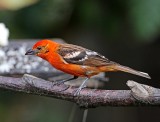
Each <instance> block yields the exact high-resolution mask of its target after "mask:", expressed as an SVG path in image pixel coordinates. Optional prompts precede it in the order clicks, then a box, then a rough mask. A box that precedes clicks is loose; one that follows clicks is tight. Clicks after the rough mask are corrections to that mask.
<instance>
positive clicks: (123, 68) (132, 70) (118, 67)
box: [111, 64, 151, 79]
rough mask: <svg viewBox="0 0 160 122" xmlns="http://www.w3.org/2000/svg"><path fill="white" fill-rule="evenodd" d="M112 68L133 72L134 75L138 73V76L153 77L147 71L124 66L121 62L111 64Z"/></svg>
mask: <svg viewBox="0 0 160 122" xmlns="http://www.w3.org/2000/svg"><path fill="white" fill-rule="evenodd" d="M111 68H112V69H113V70H117V71H123V72H127V73H131V74H134V75H138V76H141V77H145V78H148V79H151V77H150V76H149V75H148V74H147V73H145V72H140V71H137V70H134V69H132V68H129V67H126V66H122V65H120V64H116V65H113V66H111Z"/></svg>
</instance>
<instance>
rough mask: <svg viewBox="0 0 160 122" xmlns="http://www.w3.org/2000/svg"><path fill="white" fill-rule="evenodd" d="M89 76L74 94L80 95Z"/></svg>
mask: <svg viewBox="0 0 160 122" xmlns="http://www.w3.org/2000/svg"><path fill="white" fill-rule="evenodd" d="M88 79H89V78H86V79H85V80H84V81H83V83H82V84H81V85H80V87H79V88H78V89H77V90H76V91H75V93H74V96H76V95H79V94H80V91H81V90H82V89H83V88H84V87H85V84H86V83H87V81H88Z"/></svg>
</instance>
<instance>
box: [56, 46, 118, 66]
mask: <svg viewBox="0 0 160 122" xmlns="http://www.w3.org/2000/svg"><path fill="white" fill-rule="evenodd" d="M57 53H58V54H59V55H61V57H62V58H63V59H64V60H65V62H67V63H71V64H78V65H85V66H95V67H98V66H107V65H113V64H115V63H114V62H112V61H110V60H109V59H107V58H105V57H104V56H102V55H101V54H99V53H97V52H94V51H91V50H88V49H86V48H83V47H80V46H76V45H72V44H62V45H61V46H60V47H59V50H58V51H57Z"/></svg>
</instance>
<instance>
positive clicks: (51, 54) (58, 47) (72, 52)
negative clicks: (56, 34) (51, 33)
mask: <svg viewBox="0 0 160 122" xmlns="http://www.w3.org/2000/svg"><path fill="white" fill-rule="evenodd" d="M25 55H36V56H38V57H41V58H42V59H44V60H47V61H48V62H49V63H50V64H51V65H52V66H53V67H55V68H56V69H58V70H61V71H63V72H65V73H68V74H71V75H73V76H74V77H73V78H70V79H67V80H62V81H61V83H63V82H65V81H69V80H73V79H76V78H78V77H86V79H85V80H84V81H83V83H82V84H81V86H80V87H79V88H78V89H77V91H76V93H75V94H79V92H80V91H81V89H82V88H83V87H84V86H85V83H86V81H87V80H88V79H89V78H90V77H91V76H94V75H97V74H99V73H100V72H109V71H123V72H127V73H131V74H134V75H139V76H142V77H145V78H149V79H151V77H150V76H149V75H148V74H147V73H144V72H140V71H137V70H134V69H131V68H129V67H126V66H122V65H120V64H118V63H115V62H113V61H110V60H109V59H107V58H105V57H104V56H103V55H101V54H99V53H97V52H95V51H91V50H89V49H86V48H83V47H81V46H77V45H73V44H60V43H57V42H54V41H51V40H40V41H38V42H37V43H35V44H34V46H33V48H32V49H30V50H28V51H27V52H26V54H25Z"/></svg>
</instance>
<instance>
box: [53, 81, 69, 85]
mask: <svg viewBox="0 0 160 122" xmlns="http://www.w3.org/2000/svg"><path fill="white" fill-rule="evenodd" d="M65 81H66V80H60V81H55V82H54V84H53V86H55V85H56V86H59V85H61V84H63V83H64V82H65Z"/></svg>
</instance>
